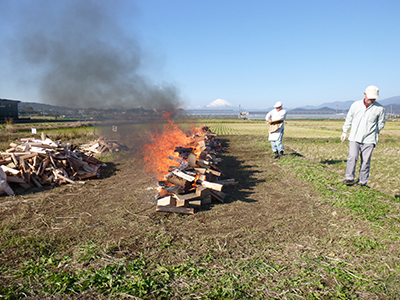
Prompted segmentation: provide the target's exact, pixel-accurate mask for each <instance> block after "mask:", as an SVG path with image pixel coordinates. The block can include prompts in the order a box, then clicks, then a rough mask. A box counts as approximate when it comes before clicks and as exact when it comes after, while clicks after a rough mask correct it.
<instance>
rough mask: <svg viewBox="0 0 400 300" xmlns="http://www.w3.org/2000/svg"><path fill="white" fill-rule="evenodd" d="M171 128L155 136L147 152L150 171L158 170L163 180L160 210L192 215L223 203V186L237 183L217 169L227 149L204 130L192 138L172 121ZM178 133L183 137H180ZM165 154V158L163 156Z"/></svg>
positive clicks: (157, 209) (159, 186)
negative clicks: (203, 208)
mask: <svg viewBox="0 0 400 300" xmlns="http://www.w3.org/2000/svg"><path fill="white" fill-rule="evenodd" d="M168 126H169V127H168ZM167 127H168V128H169V129H170V130H166V133H167V134H166V135H165V136H163V135H159V136H156V137H154V139H153V140H154V143H153V144H151V145H149V146H148V147H147V148H146V149H145V151H144V152H145V153H147V154H148V156H147V157H145V161H146V162H147V164H148V169H151V170H153V171H154V170H157V171H158V172H159V173H160V177H161V176H162V177H163V179H162V180H160V181H159V182H158V188H157V192H158V194H157V196H156V199H158V200H157V207H156V211H160V212H175V213H184V214H192V213H194V210H193V209H194V208H199V207H200V206H201V205H206V204H210V203H211V202H212V200H215V201H218V202H221V203H223V202H224V199H225V196H226V194H225V193H224V192H222V189H223V187H224V186H227V185H235V184H237V181H235V180H234V179H224V175H223V173H222V171H221V170H220V169H219V168H218V167H217V165H218V163H219V162H221V159H220V158H217V155H218V153H219V152H220V151H222V150H223V148H222V146H221V143H220V142H219V141H218V140H217V139H216V136H217V135H216V134H213V133H211V131H210V130H209V129H208V128H207V127H202V128H201V129H200V130H198V131H197V132H195V133H193V134H192V135H191V136H190V135H189V136H188V135H186V134H184V133H183V132H181V131H180V130H179V129H178V128H177V126H176V125H174V124H173V123H172V122H171V121H169V123H168V124H167ZM168 128H167V129H168ZM164 129H165V128H164ZM169 133H170V134H171V135H168V134H169ZM178 133H181V134H180V136H178V137H176V136H177V134H178ZM175 140H176V144H174V141H175ZM161 154H162V155H165V157H160V155H161ZM171 164H178V165H171ZM162 171H164V173H162Z"/></svg>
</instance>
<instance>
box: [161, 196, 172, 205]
mask: <svg viewBox="0 0 400 300" xmlns="http://www.w3.org/2000/svg"><path fill="white" fill-rule="evenodd" d="M157 205H160V206H165V205H168V206H176V199H175V198H174V197H172V196H166V197H164V198H161V199H158V200H157Z"/></svg>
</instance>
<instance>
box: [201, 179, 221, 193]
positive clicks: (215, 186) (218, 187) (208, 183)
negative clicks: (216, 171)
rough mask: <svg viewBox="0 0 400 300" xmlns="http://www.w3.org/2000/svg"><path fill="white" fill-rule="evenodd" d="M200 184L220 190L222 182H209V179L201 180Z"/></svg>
mask: <svg viewBox="0 0 400 300" xmlns="http://www.w3.org/2000/svg"><path fill="white" fill-rule="evenodd" d="M201 185H202V186H204V187H207V188H209V189H212V190H216V191H221V190H222V188H223V185H222V184H219V183H214V182H209V181H203V182H202V183H201Z"/></svg>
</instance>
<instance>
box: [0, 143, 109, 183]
mask: <svg viewBox="0 0 400 300" xmlns="http://www.w3.org/2000/svg"><path fill="white" fill-rule="evenodd" d="M10 146H11V148H9V149H7V150H6V151H4V152H0V168H1V169H2V171H3V172H4V173H5V175H6V178H7V183H10V182H12V183H17V184H19V185H20V186H22V187H24V188H30V187H32V186H37V187H43V185H56V184H57V185H61V184H64V183H76V182H80V183H82V181H81V180H85V179H91V178H98V177H99V176H100V168H101V167H103V166H105V164H104V163H103V162H102V161H100V160H98V159H97V158H95V157H93V155H92V154H90V153H85V152H83V151H80V150H78V149H76V147H74V146H70V145H69V144H67V146H66V147H63V146H61V144H60V143H59V142H54V141H52V140H51V139H49V138H46V137H42V139H41V140H40V139H35V138H22V139H20V143H11V144H10ZM73 148H75V149H73Z"/></svg>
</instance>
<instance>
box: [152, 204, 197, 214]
mask: <svg viewBox="0 0 400 300" xmlns="http://www.w3.org/2000/svg"><path fill="white" fill-rule="evenodd" d="M156 211H159V212H170V213H179V214H187V215H193V214H194V209H193V208H190V207H176V206H159V205H157V206H156Z"/></svg>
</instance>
